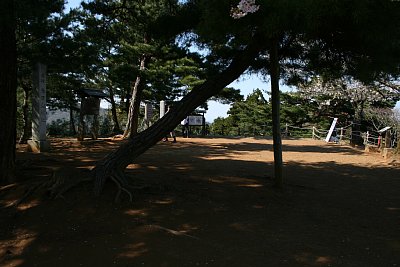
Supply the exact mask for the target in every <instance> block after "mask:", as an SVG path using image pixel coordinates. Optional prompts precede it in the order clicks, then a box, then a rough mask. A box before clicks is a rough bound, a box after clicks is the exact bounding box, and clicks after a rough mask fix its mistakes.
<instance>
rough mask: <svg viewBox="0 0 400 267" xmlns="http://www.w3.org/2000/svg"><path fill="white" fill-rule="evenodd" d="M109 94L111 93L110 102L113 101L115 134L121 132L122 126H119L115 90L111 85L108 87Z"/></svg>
mask: <svg viewBox="0 0 400 267" xmlns="http://www.w3.org/2000/svg"><path fill="white" fill-rule="evenodd" d="M108 88H109V89H108V90H109V95H110V102H111V117H112V120H113V125H114V126H113V130H112V132H113V134H119V133H121V128H120V127H119V122H118V116H117V105H116V104H115V99H114V90H113V88H112V87H111V86H109V87H108Z"/></svg>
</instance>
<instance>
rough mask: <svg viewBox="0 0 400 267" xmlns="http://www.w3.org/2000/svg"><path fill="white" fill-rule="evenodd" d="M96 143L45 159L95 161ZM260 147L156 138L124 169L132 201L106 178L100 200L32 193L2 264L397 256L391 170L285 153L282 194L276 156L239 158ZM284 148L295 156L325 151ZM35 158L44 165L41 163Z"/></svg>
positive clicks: (319, 261)
mask: <svg viewBox="0 0 400 267" xmlns="http://www.w3.org/2000/svg"><path fill="white" fill-rule="evenodd" d="M238 141H240V140H238ZM96 146H97V144H96ZM101 146H102V147H99V148H98V149H99V150H97V148H96V149H94V148H93V147H91V148H90V151H87V152H84V151H83V150H76V151H75V152H74V151H70V148H65V150H66V151H65V154H64V153H63V149H61V148H60V149H59V150H56V151H54V152H53V153H54V154H53V158H54V160H56V161H50V162H49V163H48V166H47V167H49V168H51V167H52V165H54V164H56V165H58V164H59V163H61V164H64V165H66V164H72V165H71V167H74V166H77V167H82V166H83V165H84V163H82V162H77V161H76V160H72V161H71V159H74V157H73V156H74V153H75V155H76V156H79V157H81V158H82V159H85V160H87V161H86V164H89V165H90V164H93V162H94V161H95V160H96V159H98V158H100V157H101V156H102V155H104V151H105V150H107V144H104V143H103V144H102V145H101ZM110 146H111V148H108V149H112V148H113V146H114V143H113V144H111V145H110ZM260 147H263V148H267V147H270V144H264V143H262V144H260V145H257V144H253V143H249V142H247V143H243V144H241V143H240V144H234V143H233V144H232V143H229V142H228V143H226V142H218V140H217V141H216V142H210V143H199V142H190V141H187V142H181V143H178V144H170V143H167V144H166V143H163V144H158V145H156V146H155V147H153V148H152V149H150V150H149V151H148V152H146V153H145V154H144V155H142V156H141V157H139V158H138V160H137V162H135V164H132V165H130V166H129V169H128V170H127V175H128V176H129V177H130V178H132V180H133V181H134V184H135V185H136V186H138V189H136V190H135V191H134V201H133V203H129V202H127V201H126V199H125V200H124V201H122V202H121V203H113V198H114V194H115V192H116V188H115V186H114V185H113V184H112V183H109V184H107V185H106V188H105V191H104V193H103V195H102V196H101V197H100V198H99V199H94V198H93V197H92V194H91V192H92V186H91V185H90V184H84V185H83V186H81V187H78V188H76V189H74V190H72V191H71V192H69V193H68V194H67V195H66V196H65V199H57V200H52V201H48V200H46V197H43V196H35V197H33V198H32V199H30V200H29V201H28V202H27V203H24V205H21V206H19V207H18V208H15V209H14V210H7V212H2V213H1V215H0V216H1V218H0V219H1V225H0V229H1V233H0V244H1V247H0V249H1V250H0V263H1V264H4V265H6V264H7V265H10V266H35V265H37V266H138V265H144V266H146V265H147V266H196V265H197V266H206V265H207V266H208V265H211V266H394V265H395V264H398V263H399V262H400V256H399V255H400V253H399V252H400V236H399V231H398V216H400V198H399V194H398V188H399V185H400V180H399V178H398V177H399V175H398V174H399V169H398V168H394V167H388V166H381V167H378V166H375V167H374V168H371V167H368V166H357V165H352V164H346V163H338V162H335V161H334V160H333V158H332V154H333V152H332V153H331V154H329V155H330V156H328V157H327V158H328V159H330V160H329V161H326V162H310V163H307V162H306V161H304V162H303V161H302V162H300V163H299V162H296V161H290V160H288V161H287V162H286V163H285V167H284V173H285V182H286V185H285V191H284V192H282V193H280V192H276V191H274V190H273V189H272V188H271V179H270V178H271V177H272V169H273V166H272V157H268V156H265V158H262V159H259V158H257V157H249V156H248V154H247V152H249V154H252V153H256V152H262V149H260ZM287 148H288V149H292V150H293V151H297V152H299V153H308V152H306V151H314V150H318V151H322V152H323V151H325V150H324V149H322V150H319V149H318V148H304V150H302V149H301V148H298V147H297V146H295V145H287ZM82 149H83V148H82ZM329 149H331V148H329ZM101 151H103V152H101ZM351 151H352V150H351V149H350V150H346V149H344V150H342V152H340V153H344V154H349V153H351ZM244 152H245V153H244ZM338 153H339V152H338ZM322 154H323V153H322ZM357 154H358V152H357V151H356V152H355V155H357ZM47 156H48V155H47ZM33 158H34V157H33ZM38 158H39V157H38ZM38 158H37V159H38ZM50 158H51V157H50ZM35 160H36V159H35V158H34V159H32V161H33V163H32V165H31V166H34V165H35ZM322 160H323V159H321V161H322ZM38 164H39V165H40V166H44V165H45V161H43V160H42V161H40V160H39V161H38ZM35 175H36V174H35Z"/></svg>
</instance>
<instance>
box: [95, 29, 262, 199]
mask: <svg viewBox="0 0 400 267" xmlns="http://www.w3.org/2000/svg"><path fill="white" fill-rule="evenodd" d="M264 46H265V42H264V41H263V40H260V39H259V38H257V36H254V38H253V40H252V43H251V44H250V45H248V46H247V47H246V48H245V49H244V50H242V51H240V52H238V53H237V55H236V57H235V58H234V59H233V60H232V62H231V64H230V65H229V66H228V67H227V68H226V69H225V70H224V71H222V72H220V73H218V74H216V75H215V76H213V77H212V78H210V79H208V80H207V81H205V82H204V83H202V84H201V85H198V86H195V87H194V88H193V89H192V90H191V91H190V92H189V93H188V94H187V95H186V96H185V97H184V98H182V100H181V101H179V102H178V103H177V104H176V105H174V106H173V107H172V108H171V110H170V111H169V112H168V113H166V114H165V115H164V116H163V117H162V118H161V119H160V120H158V121H157V122H156V123H155V124H153V125H152V126H151V127H150V128H148V129H146V130H145V131H143V132H141V133H139V134H137V135H134V136H131V138H130V139H128V140H126V141H125V142H124V143H123V144H122V145H121V146H120V147H119V148H118V149H117V150H115V151H114V152H112V153H110V154H108V155H107V156H106V157H104V158H103V159H102V160H100V161H98V162H97V164H96V166H95V168H94V169H93V174H94V180H95V185H94V192H95V194H96V195H99V194H100V193H101V191H102V189H103V186H104V183H105V181H106V179H107V178H111V179H112V180H113V181H114V182H115V183H116V184H117V185H118V186H119V188H120V190H121V188H122V190H123V191H128V189H127V188H129V184H128V181H127V180H126V178H125V176H124V174H123V171H124V169H125V168H126V167H127V166H128V165H129V164H131V163H132V162H133V160H134V159H135V158H136V157H138V156H139V155H141V154H142V153H144V152H145V151H147V150H148V149H149V148H150V147H152V146H153V145H154V144H156V143H157V142H158V141H159V140H161V139H162V138H163V137H164V136H165V135H166V134H167V133H168V132H170V131H171V130H172V129H174V128H175V126H176V125H178V124H179V123H180V122H181V121H182V120H183V119H184V118H185V117H186V116H187V114H189V113H190V112H192V111H193V110H194V109H196V108H197V107H198V106H199V105H201V104H203V103H204V102H205V101H206V100H207V99H208V98H210V97H211V96H213V95H215V94H217V93H218V92H219V91H221V90H222V89H223V88H225V87H226V86H227V85H228V84H230V83H231V82H232V81H234V80H236V79H237V78H238V77H239V76H240V75H241V74H242V73H243V72H244V71H245V70H246V69H247V68H248V67H249V65H250V64H251V63H252V62H253V60H254V58H255V57H256V56H257V55H258V54H259V52H260V51H262V50H263V49H265V47H264Z"/></svg>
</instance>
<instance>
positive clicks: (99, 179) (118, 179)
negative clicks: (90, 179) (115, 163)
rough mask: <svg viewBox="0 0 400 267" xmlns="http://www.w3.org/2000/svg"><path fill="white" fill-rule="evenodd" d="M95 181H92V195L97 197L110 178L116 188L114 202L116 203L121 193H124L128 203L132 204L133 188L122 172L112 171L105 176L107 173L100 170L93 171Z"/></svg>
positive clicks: (118, 170)
mask: <svg viewBox="0 0 400 267" xmlns="http://www.w3.org/2000/svg"><path fill="white" fill-rule="evenodd" d="M94 171H95V180H94V194H95V195H96V196H99V195H100V194H101V191H102V190H103V187H104V184H105V182H106V179H107V178H110V179H111V181H113V182H114V183H115V185H116V186H117V188H118V191H117V194H116V195H115V198H114V201H115V202H118V201H119V200H120V197H121V193H122V192H125V193H126V194H127V195H128V197H129V201H131V202H132V200H133V194H132V191H131V190H133V187H132V186H131V185H130V184H129V182H128V179H127V178H126V175H125V174H124V172H123V171H122V170H120V169H114V170H112V171H111V173H110V174H108V175H107V172H105V171H104V170H101V169H99V168H98V169H95V170H94Z"/></svg>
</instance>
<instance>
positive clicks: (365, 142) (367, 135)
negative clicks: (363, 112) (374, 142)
mask: <svg viewBox="0 0 400 267" xmlns="http://www.w3.org/2000/svg"><path fill="white" fill-rule="evenodd" d="M368 138H369V131H367V134H366V138H365V139H366V140H364V145H368Z"/></svg>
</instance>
